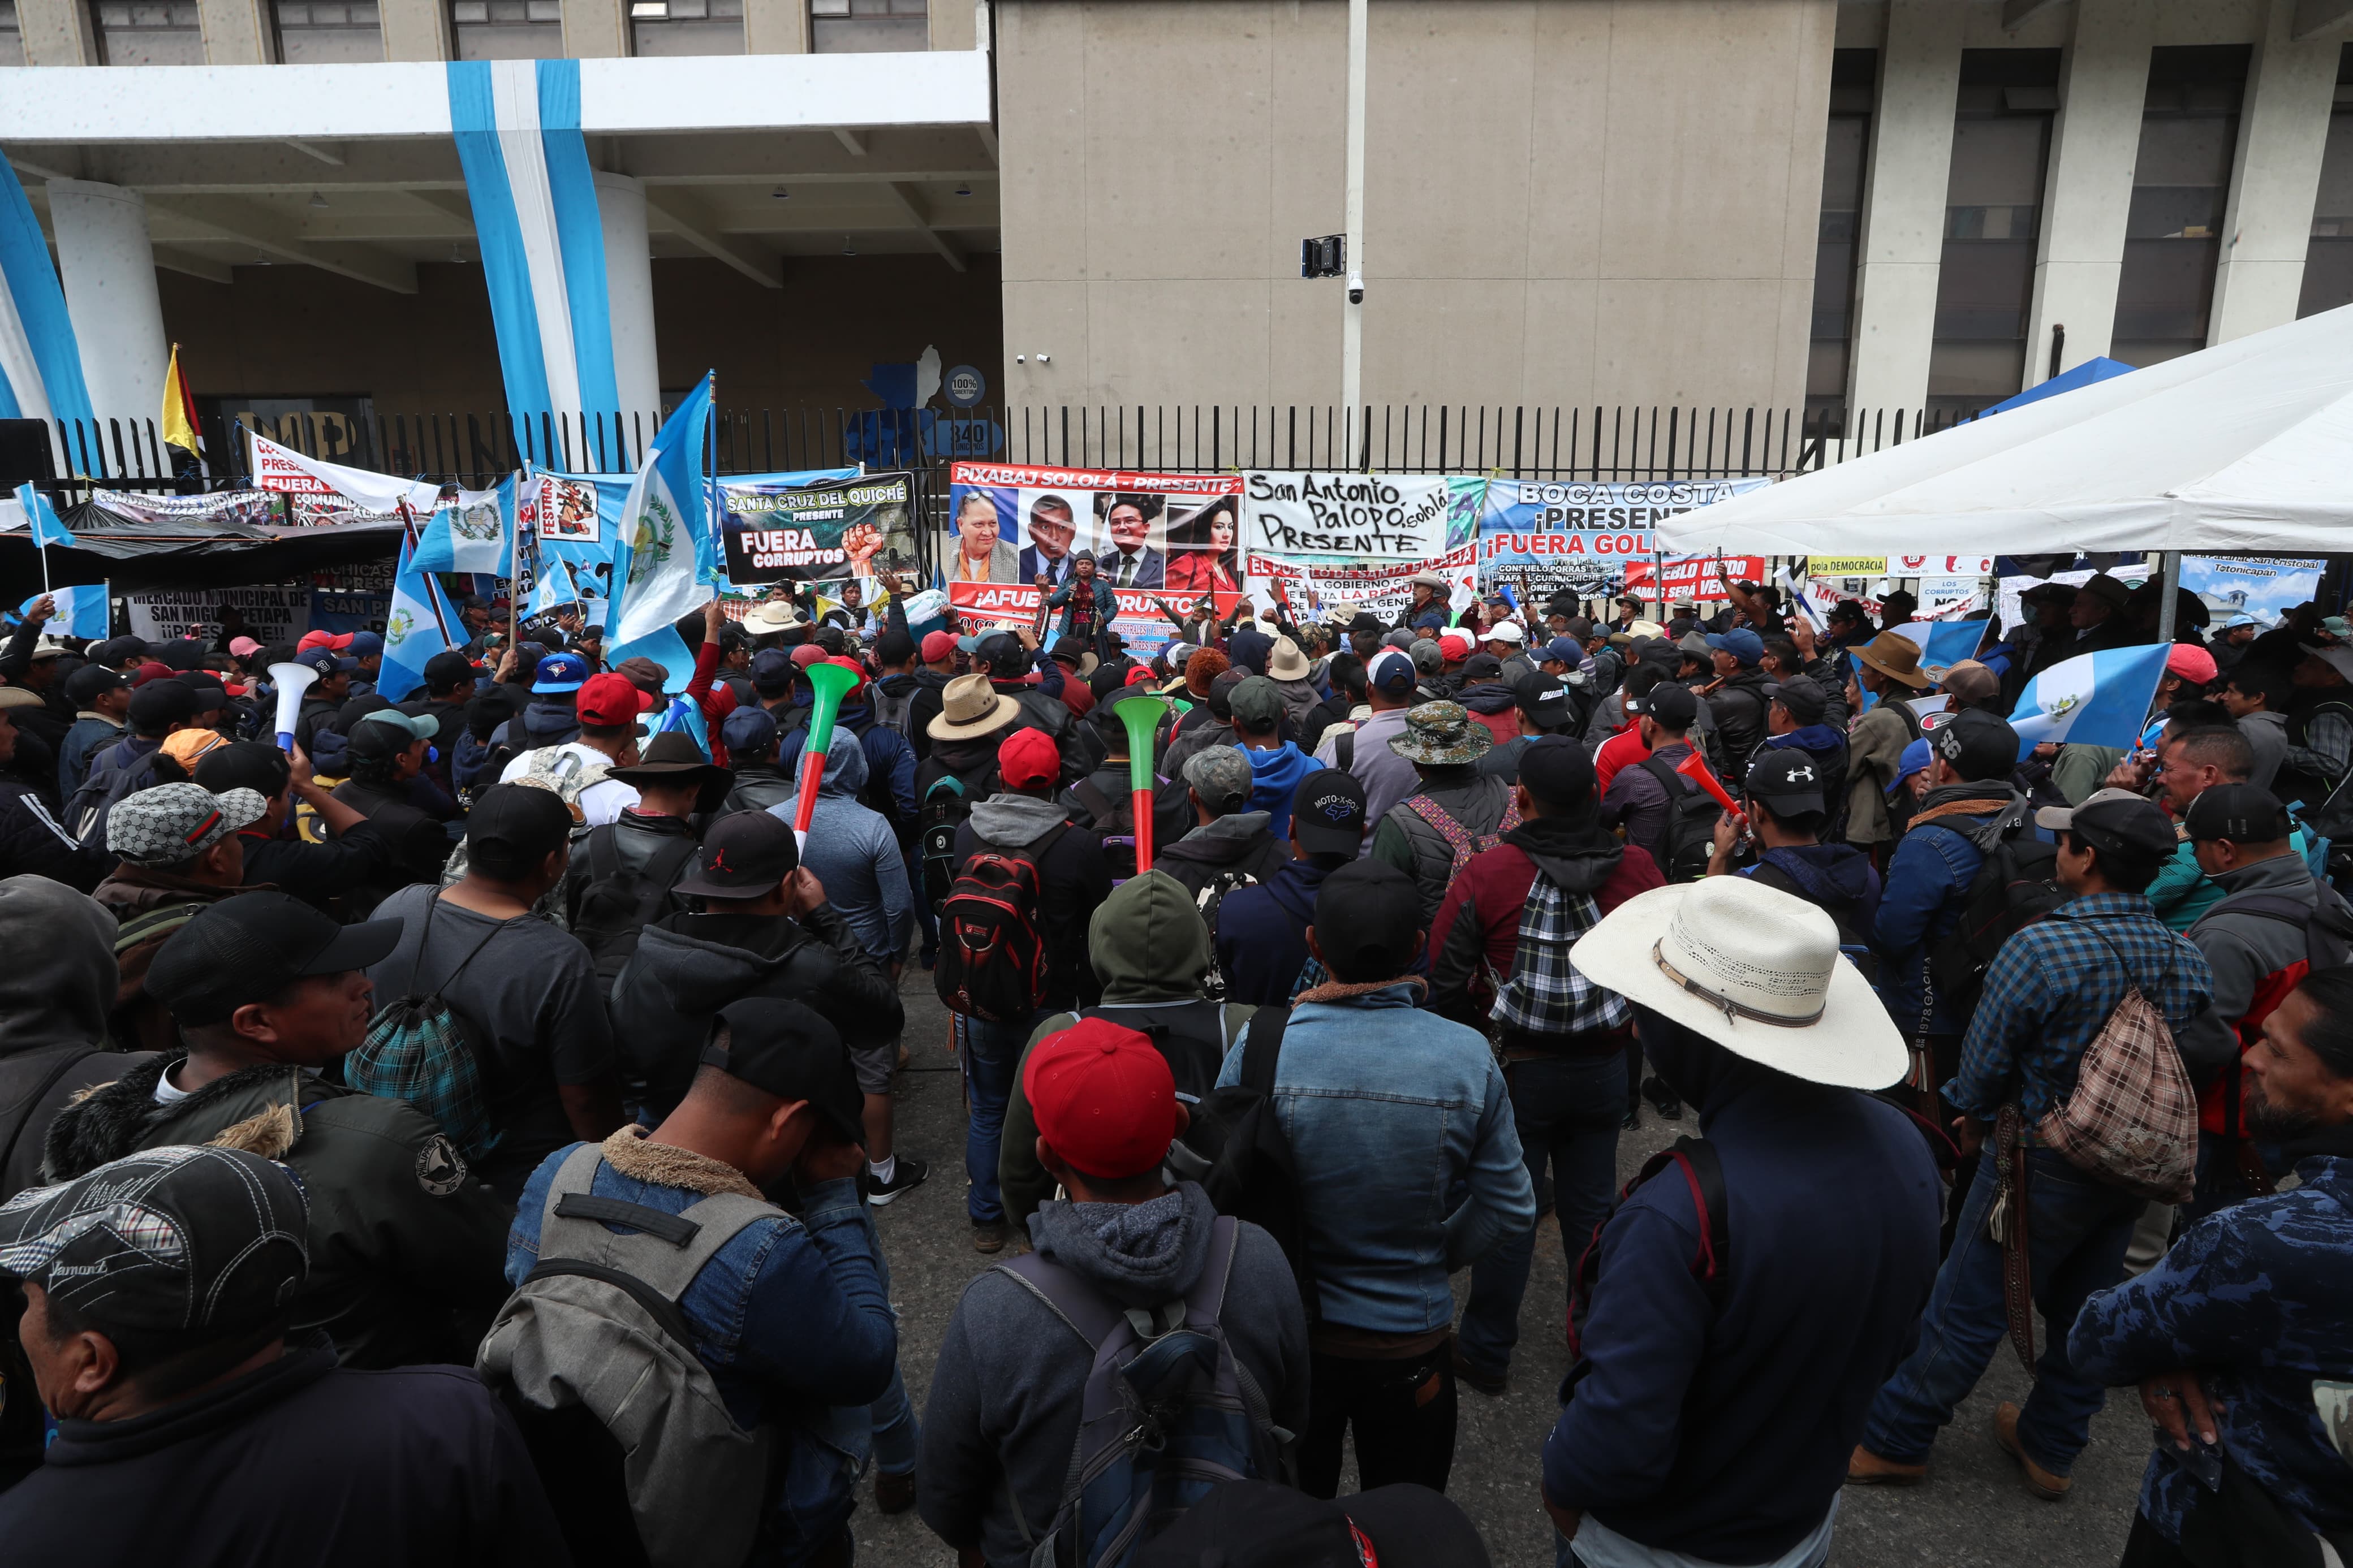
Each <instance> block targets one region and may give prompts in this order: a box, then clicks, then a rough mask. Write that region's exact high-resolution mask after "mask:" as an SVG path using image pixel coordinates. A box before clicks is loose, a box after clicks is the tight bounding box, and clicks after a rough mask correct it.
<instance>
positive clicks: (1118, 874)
mask: <svg viewBox="0 0 2353 1568" xmlns="http://www.w3.org/2000/svg"><path fill="white" fill-rule="evenodd" d="M1071 794H1072V795H1076V796H1077V797H1078V801H1079V804H1080V805H1083V806H1085V807H1086V808H1087V815H1088V816H1091V817H1092V818H1093V819H1094V823H1093V826H1091V827H1089V828H1088V829H1087V831H1088V832H1090V833H1092V834H1093V835H1094V836H1095V837H1096V838H1097V839H1098V840H1099V841H1100V842H1101V843H1102V845H1103V864H1104V865H1106V866H1108V867H1110V868H1111V879H1112V885H1113V887H1116V886H1118V885H1119V884H1120V883H1122V882H1124V881H1126V880H1127V879H1129V878H1131V877H1133V876H1134V875H1135V796H1134V795H1127V796H1125V797H1124V798H1123V799H1120V800H1113V799H1112V798H1111V797H1110V796H1109V795H1105V794H1103V791H1102V790H1101V789H1099V788H1097V787H1096V785H1095V781H1094V780H1092V779H1081V780H1080V781H1079V782H1078V783H1076V784H1072V785H1071Z"/></svg>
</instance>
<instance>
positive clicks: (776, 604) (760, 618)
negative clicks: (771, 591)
mask: <svg viewBox="0 0 2353 1568" xmlns="http://www.w3.org/2000/svg"><path fill="white" fill-rule="evenodd" d="M800 624H801V613H800V611H798V610H797V609H795V608H794V607H793V606H792V605H789V604H787V603H786V602H785V601H784V600H782V599H766V600H763V601H762V602H761V603H759V604H756V605H753V606H752V607H751V608H750V609H749V610H746V611H744V630H745V631H747V632H751V633H753V634H754V635H755V636H757V635H759V634H762V633H765V632H781V631H788V630H790V629H791V628H792V627H794V626H799V625H800Z"/></svg>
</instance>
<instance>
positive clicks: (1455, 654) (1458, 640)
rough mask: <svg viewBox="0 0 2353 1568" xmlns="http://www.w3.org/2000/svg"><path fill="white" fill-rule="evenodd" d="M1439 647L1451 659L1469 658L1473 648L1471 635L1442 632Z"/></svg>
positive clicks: (1450, 631) (1459, 632)
mask: <svg viewBox="0 0 2353 1568" xmlns="http://www.w3.org/2000/svg"><path fill="white" fill-rule="evenodd" d="M1438 646H1439V647H1440V648H1442V649H1444V650H1445V653H1446V657H1447V658H1470V657H1471V648H1472V641H1471V634H1470V633H1469V632H1466V631H1460V630H1448V631H1442V632H1440V633H1439V634H1438Z"/></svg>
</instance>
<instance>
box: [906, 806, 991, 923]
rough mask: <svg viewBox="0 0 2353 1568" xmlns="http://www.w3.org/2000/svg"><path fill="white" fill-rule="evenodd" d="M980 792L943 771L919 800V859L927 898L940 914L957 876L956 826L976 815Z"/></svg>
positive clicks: (917, 816)
mask: <svg viewBox="0 0 2353 1568" xmlns="http://www.w3.org/2000/svg"><path fill="white" fill-rule="evenodd" d="M975 795H976V791H975V790H974V789H973V788H972V787H971V786H970V785H968V784H965V781H964V780H963V779H962V778H960V777H958V776H957V775H956V774H955V773H942V774H940V776H939V777H937V778H935V779H934V780H933V781H932V782H931V783H930V784H926V785H925V786H924V787H923V792H922V794H921V795H919V796H918V797H917V799H916V802H915V859H916V863H917V864H919V865H920V866H922V867H923V901H924V902H925V903H928V904H929V905H931V906H932V912H933V913H934V914H935V915H936V914H938V913H939V912H940V906H941V905H942V904H944V903H945V902H946V901H947V897H948V891H949V889H952V888H954V887H955V879H956V853H955V842H956V829H957V828H959V827H962V826H964V825H965V821H966V819H968V818H969V817H970V816H972V807H973V802H974V797H975Z"/></svg>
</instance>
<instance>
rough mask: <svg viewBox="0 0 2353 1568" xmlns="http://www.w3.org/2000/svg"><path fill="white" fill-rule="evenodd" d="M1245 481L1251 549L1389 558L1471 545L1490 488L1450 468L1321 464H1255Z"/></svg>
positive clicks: (1426, 556)
mask: <svg viewBox="0 0 2353 1568" xmlns="http://www.w3.org/2000/svg"><path fill="white" fill-rule="evenodd" d="M1241 483H1242V510H1243V513H1244V522H1243V542H1244V544H1245V545H1246V546H1247V548H1249V549H1250V550H1252V551H1263V552H1267V553H1268V554H1270V555H1275V556H1324V557H1345V558H1347V559H1350V560H1382V561H1428V560H1433V559H1435V558H1436V557H1438V556H1440V555H1443V554H1445V553H1446V552H1449V551H1451V550H1453V549H1456V548H1457V547H1459V546H1461V545H1464V544H1467V543H1469V542H1471V541H1472V539H1473V538H1475V537H1476V536H1477V533H1478V527H1479V518H1478V512H1479V504H1480V502H1481V501H1482V500H1483V496H1484V488H1485V481H1484V480H1482V479H1449V478H1448V477H1447V476H1445V475H1443V474H1351V473H1328V472H1324V471H1321V470H1315V469H1280V470H1261V469H1253V470H1250V471H1249V472H1246V473H1244V474H1243V475H1242V476H1241ZM1458 495H1459V496H1460V497H1461V501H1462V504H1461V505H1460V506H1458V505H1456V504H1455V503H1456V499H1457V497H1458Z"/></svg>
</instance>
